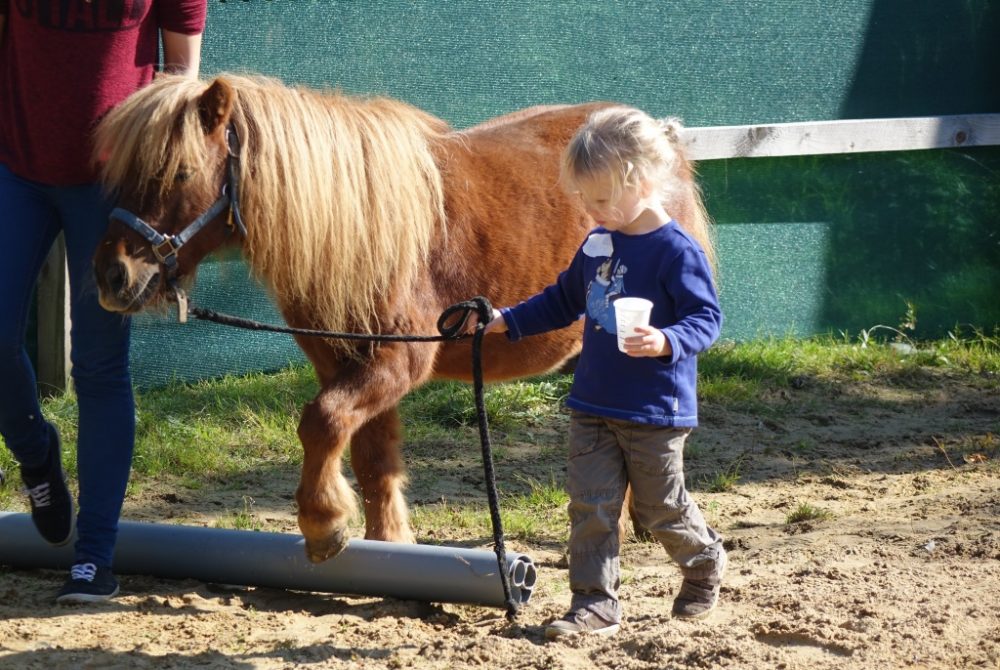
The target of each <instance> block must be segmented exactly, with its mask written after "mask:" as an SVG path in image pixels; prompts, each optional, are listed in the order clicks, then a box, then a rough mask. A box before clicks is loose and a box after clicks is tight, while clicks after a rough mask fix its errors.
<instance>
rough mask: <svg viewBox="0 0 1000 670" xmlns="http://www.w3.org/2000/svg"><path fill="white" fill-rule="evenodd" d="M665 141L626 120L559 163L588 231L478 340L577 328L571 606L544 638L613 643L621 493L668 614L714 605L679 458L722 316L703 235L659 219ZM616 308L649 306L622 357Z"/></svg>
mask: <svg viewBox="0 0 1000 670" xmlns="http://www.w3.org/2000/svg"><path fill="white" fill-rule="evenodd" d="M676 130H677V127H676V126H675V125H673V124H670V123H663V122H660V121H657V120H655V119H653V118H651V117H650V116H648V115H647V114H645V113H644V112H642V111H639V110H637V109H633V108H625V107H615V108H610V109H605V110H602V111H599V112H596V113H594V114H593V115H592V116H591V117H590V118H589V119H588V120H587V122H586V124H585V125H584V126H583V127H582V128H581V129H580V130H579V131H578V132H577V134H576V135H575V136H574V137H573V139H572V140H571V141H570V143H569V146H568V147H567V149H566V151H565V153H564V156H563V165H562V180H563V185H564V187H565V188H566V189H567V190H568V191H569V192H570V193H573V194H578V195H579V197H580V199H581V202H582V204H583V207H584V208H585V210H586V212H587V213H588V214H589V215H590V216H591V217H592V218H593V219H594V222H595V223H596V224H597V226H598V227H597V228H596V229H594V230H593V231H591V233H590V234H589V235H588V237H587V239H586V240H585V241H584V242H583V244H582V245H581V247H580V249H579V251H578V252H577V254H576V256H575V257H574V258H573V261H572V263H571V264H570V266H569V267H568V268H567V269H566V270H565V271H563V272H562V273H561V274H560V275H559V277H558V279H557V280H556V282H555V283H554V284H552V285H551V286H549V287H547V288H546V289H544V290H543V291H542V292H540V293H538V294H537V295H535V296H533V297H532V298H530V299H528V300H527V301H525V302H522V303H520V304H518V305H517V306H515V307H509V308H503V309H501V310H499V311H495V312H494V318H493V320H492V321H491V322H490V324H489V325H488V326H487V332H490V331H493V332H507V334H508V337H509V338H510V339H512V340H517V339H520V338H521V337H525V336H528V335H535V334H538V333H542V332H546V331H548V330H553V329H556V328H562V327H565V326H567V325H569V324H571V323H573V322H574V321H576V320H577V319H578V318H580V316H581V315H583V316H585V319H586V322H585V324H584V335H583V350H582V353H581V354H580V359H579V361H578V363H577V365H576V373H575V378H574V382H573V388H572V391H571V392H570V396H569V398H568V400H567V402H566V404H567V406H568V407H569V408H570V409H571V411H572V418H571V422H570V440H569V441H570V445H569V465H568V475H567V476H568V489H569V494H570V505H569V515H570V520H571V522H572V530H571V532H570V539H569V554H570V560H569V576H570V587H571V589H572V591H573V597H572V602H571V604H570V609H569V612H568V613H567V614H566V615H565V616H564V617H563V618H561V619H558V620H556V621H554V622H552V623H550V624H549V625H548V627H547V628H546V630H545V635H546V637H547V638H557V637H560V636H563V635H575V634H579V633H591V634H598V635H613V634H615V633H616V632H618V629H619V626H620V623H621V606H620V604H619V601H618V588H619V585H620V569H619V556H618V554H619V539H618V531H617V521H618V519H619V517H620V513H621V509H622V505H623V499H624V495H625V489H626V485H627V484H631V486H632V491H633V497H634V508H635V512H636V514H637V517H638V520H639V521H640V523H641V524H642V526H643V527H645V528H646V529H648V530H649V531H650V532H651V533H652V534H653V536H654V537H655V538H656V539H657V540H659V541H660V542H661V543H662V544H663V546H664V548H665V549H666V551H667V553H668V554H669V555H670V556H671V558H673V560H674V561H676V562H677V564H678V565H679V567H680V570H681V573H682V574H683V582H682V584H681V587H680V590H679V592H678V593H677V596H676V598H675V600H674V602H673V608H672V611H673V614H674V615H675V616H678V617H683V618H701V617H704V616H706V615H707V614H708V613H709V612H710V611H711V610H712V609H713V608H714V607H715V605H716V603H717V601H718V597H719V585H720V583H721V580H722V575H723V571H724V570H725V565H726V553H725V551H724V550H723V548H722V538H721V537H720V536H719V534H718V533H717V532H715V531H714V530H712V529H711V528H709V527H708V526H707V525H706V524H705V520H704V518H703V516H702V514H701V511H700V510H699V509H698V506H697V505H696V504H695V502H694V501H693V500H692V499H691V497H690V496H689V495H688V492H687V490H686V488H685V486H684V467H683V450H684V441H685V439H686V438H687V436H688V435H689V434H690V432H691V429H692V428H693V427H694V426H696V425H697V423H698V416H697V398H696V393H695V385H696V377H697V354H698V353H699V352H701V351H704V350H705V349H707V348H708V347H709V346H710V345H711V344H712V343H713V342H714V341H715V339H716V338H717V337H718V335H719V329H720V327H721V325H722V313H721V311H720V309H719V304H718V298H717V296H716V291H715V285H714V282H713V277H712V262H711V261H710V257H709V256H706V253H707V254H711V253H712V247H711V240H710V238H709V237H708V234H707V224H706V222H705V221H689V222H685V224H686V225H687V226H688V227H687V228H686V227H685V226H684V225H681V224H679V223H678V222H676V221H674V220H672V219H671V217H670V214H669V213H667V211H665V209H664V204H663V203H664V201H665V200H667V199H668V197H669V194H670V192H671V189H673V188H674V187H675V186H676V184H675V179H674V177H673V167H674V162H675V159H676V152H675V149H674V140H675V139H676ZM624 296H636V297H642V298H646V299H648V300H651V301H652V302H653V305H654V306H653V309H652V314H651V318H650V324H651V325H650V326H644V327H637V328H636V329H635V334H634V335H633V336H631V337H629V338H627V340H626V347H625V348H626V353H622V352H620V351H619V350H618V345H617V337H616V329H615V316H614V307H613V304H614V301H615V300H616V299H617V298H619V297H624Z"/></svg>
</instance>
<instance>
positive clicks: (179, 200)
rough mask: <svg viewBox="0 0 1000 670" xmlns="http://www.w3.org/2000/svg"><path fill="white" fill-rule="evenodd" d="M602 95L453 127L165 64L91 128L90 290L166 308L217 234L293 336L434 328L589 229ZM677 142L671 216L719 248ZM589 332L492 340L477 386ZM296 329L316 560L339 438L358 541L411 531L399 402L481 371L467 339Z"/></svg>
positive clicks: (324, 94) (569, 251)
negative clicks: (95, 237) (582, 161)
mask: <svg viewBox="0 0 1000 670" xmlns="http://www.w3.org/2000/svg"><path fill="white" fill-rule="evenodd" d="M608 104H610V103H586V104H575V105H553V106H539V107H532V108H529V109H524V110H520V111H516V112H513V113H510V114H507V115H504V116H500V117H498V118H494V119H491V120H488V121H485V122H483V123H481V124H479V125H476V126H474V127H471V128H468V129H464V130H454V129H452V128H450V127H449V126H448V124H446V123H445V122H444V121H442V120H440V119H438V118H435V117H434V116H432V115H430V114H428V113H426V112H424V111H421V110H419V109H417V108H415V107H413V106H411V105H409V104H407V103H405V102H402V101H399V100H394V99H391V98H387V97H377V96H370V97H369V96H364V97H363V96H352V95H348V94H344V93H342V92H339V91H329V90H327V91H320V90H313V89H309V88H305V87H291V86H287V85H285V84H284V83H282V82H280V81H278V80H275V79H270V78H266V77H260V76H252V75H235V74H221V75H219V76H217V77H215V78H214V79H212V80H211V81H208V80H196V79H190V78H183V77H176V76H161V77H157V78H156V79H155V80H154V81H153V82H152V83H151V84H150V85H149V86H146V87H145V88H143V89H141V90H139V91H137V92H136V93H134V94H133V95H132V96H131V97H129V98H128V99H127V100H126V101H124V102H123V103H122V104H121V105H119V106H118V107H116V108H115V109H114V110H112V111H111V112H110V113H109V114H108V115H107V116H106V117H105V118H104V119H103V120H102V121H101V123H100V124H99V126H98V128H97V130H96V142H95V155H96V156H98V157H99V160H100V163H101V167H100V170H101V178H102V180H103V183H104V184H105V185H106V187H107V188H108V189H109V191H110V192H113V193H115V194H116V195H117V201H118V205H119V207H120V209H116V210H115V214H113V215H112V220H111V221H110V223H109V226H108V229H107V232H106V233H105V235H104V237H103V239H102V240H101V242H100V244H99V247H98V249H97V251H96V253H95V256H94V272H95V278H96V281H97V286H98V290H99V294H100V301H101V304H102V306H103V307H104V308H105V309H108V310H111V311H114V312H120V313H123V314H129V313H134V312H137V311H140V310H142V309H144V308H147V307H152V306H156V305H161V306H162V305H164V304H167V301H169V300H171V296H173V295H175V285H176V286H179V287H181V288H183V287H186V286H188V285H190V282H191V281H192V278H193V276H194V274H195V270H196V268H197V266H198V264H199V262H201V261H202V260H203V259H204V258H205V256H206V255H208V254H209V253H212V252H215V251H217V250H220V249H225V248H238V249H239V250H240V251H241V252H242V254H243V255H244V257H245V259H246V261H247V264H248V266H249V268H250V269H251V271H252V272H253V273H254V275H255V276H257V277H258V278H260V279H261V280H262V282H263V284H264V285H265V286H267V287H268V289H269V291H270V293H271V295H272V298H273V300H274V301H275V303H276V305H277V307H278V308H279V310H280V312H281V314H282V316H283V317H284V319H285V321H286V322H287V323H288V324H289V325H290V326H292V327H295V328H310V329H322V330H331V331H352V332H378V333H396V334H429V333H434V332H436V329H435V328H436V323H437V319H438V317H439V315H440V314H441V313H442V311H443V310H445V309H446V308H447V307H448V306H449V305H452V304H455V303H457V302H460V301H463V300H466V299H468V298H469V297H470V296H474V295H483V296H485V297H486V298H488V299H489V300H490V301H491V302H492V303H493V304H495V305H505V304H514V303H516V302H517V301H519V300H522V299H524V298H526V297H528V296H530V295H532V294H534V293H535V292H537V291H539V290H541V289H542V288H544V287H545V286H546V285H547V284H549V283H551V282H552V281H554V279H555V277H556V275H557V274H558V272H559V271H560V270H562V269H563V268H564V267H565V266H566V265H568V263H569V261H570V259H571V258H572V257H573V254H574V253H575V251H576V250H577V248H578V247H579V245H580V244H581V242H582V241H583V240H584V238H585V237H586V235H587V233H588V231H589V230H590V229H591V228H592V227H593V226H594V223H593V221H592V220H590V219H589V218H588V217H587V216H586V214H585V213H584V212H583V209H582V206H581V205H580V203H579V202H577V199H576V198H574V197H573V196H571V195H568V194H566V193H564V192H563V189H562V188H561V187H560V180H559V155H560V153H561V151H562V149H563V147H564V146H565V145H566V144H567V142H568V141H569V139H570V137H571V136H572V134H573V133H574V132H575V130H576V129H577V128H578V127H579V126H580V125H581V124H582V123H583V121H584V120H585V119H586V118H587V116H588V115H589V114H590V113H592V112H593V111H595V110H596V109H599V108H601V107H603V106H606V105H608ZM674 130H676V129H674ZM672 138H673V140H674V141H675V143H677V145H678V151H679V153H678V160H677V161H676V164H675V165H674V167H673V170H674V175H675V176H676V179H677V183H678V184H679V185H680V187H679V188H677V189H674V190H673V191H672V193H671V195H670V196H669V197H670V199H671V201H670V202H667V203H666V206H667V211H669V212H671V213H672V215H673V216H674V218H675V219H676V220H678V222H680V223H681V225H683V226H684V227H685V228H686V229H688V230H689V231H691V232H692V234H694V235H695V236H696V237H697V238H698V239H699V240H700V241H701V242H702V243H703V245H705V246H706V247H707V248H708V249H711V240H710V239H709V238H708V220H707V216H706V213H705V209H704V207H703V204H702V200H701V196H700V193H699V190H698V187H697V184H696V182H695V178H694V173H693V167H692V164H691V163H690V162H689V161H688V160H687V159H686V157H685V156H684V154H683V149H682V147H681V146H680V143H679V140H678V139H677V134H676V132H672ZM220 194H221V195H220ZM220 203H221V204H220ZM133 213H134V214H133ZM130 218H131V219H132V223H133V224H134V222H135V221H139V222H140V223H141V225H142V226H144V228H142V229H141V232H142V234H140V232H137V230H139V229H137V228H136V225H127V223H128V222H127V220H128V219H130ZM192 221H196V222H197V226H196V227H194V226H192V228H188V229H187V230H185V227H186V226H188V224H189V223H190V222H192ZM193 230H196V231H197V234H195V233H194V232H193ZM182 238H183V239H182ZM182 242H183V244H182ZM580 340H581V324H580V323H579V322H578V323H577V324H575V325H574V326H572V327H569V328H565V329H562V330H559V331H555V332H550V333H547V334H544V335H539V336H536V337H532V338H528V339H527V340H526V341H522V342H518V343H512V342H510V341H508V340H507V338H506V337H505V336H502V335H494V334H491V335H488V336H487V337H486V338H485V341H484V343H483V360H482V366H483V374H484V378H485V379H486V380H487V381H499V380H506V379H511V378H515V377H523V376H530V375H538V374H542V373H546V372H550V371H552V370H555V369H558V368H559V367H560V366H562V365H563V364H564V363H566V362H567V361H568V360H569V359H571V358H572V357H573V356H574V355H575V354H577V353H578V351H579V347H580ZM296 341H297V344H298V346H299V347H301V349H302V350H303V352H304V353H305V355H306V356H307V358H308V360H309V361H310V363H311V364H312V366H313V368H314V369H315V373H316V376H317V380H318V382H319V391H318V393H317V395H316V396H315V398H314V399H312V400H311V401H310V402H308V403H307V404H306V405H305V406H304V408H303V410H302V414H301V418H300V422H299V426H298V437H299V439H300V441H301V443H302V448H303V450H304V453H303V463H302V470H301V477H300V481H299V485H298V488H297V490H296V494H295V500H296V503H297V508H298V510H297V511H298V525H299V528H300V530H301V532H302V535H303V537H304V539H305V549H306V554H307V556H308V558H309V559H310V560H311V561H313V562H320V561H323V560H326V559H328V558H330V557H332V556H334V555H336V554H337V553H339V552H340V551H341V550H342V549H343V548H344V547H345V546H346V544H347V542H348V540H349V535H348V522H349V521H350V519H351V518H352V517H353V515H354V514H355V513H356V511H357V509H356V505H357V501H356V498H355V493H354V489H353V488H352V486H351V485H350V484H349V482H348V480H347V479H346V478H345V476H344V473H343V471H342V465H341V461H342V458H341V457H342V455H343V454H344V451H345V449H347V448H348V445H349V446H350V457H351V467H352V469H353V472H354V476H355V479H356V482H357V486H358V489H359V492H360V499H361V501H362V504H363V507H364V520H365V537H366V538H367V539H374V540H386V541H395V542H414V541H415V540H414V535H413V531H412V530H411V527H410V523H409V514H408V509H407V504H406V499H405V496H404V489H405V484H406V473H405V468H404V464H403V461H402V458H401V454H400V445H401V441H402V428H401V422H400V416H399V410H398V404H399V402H400V400H401V399H402V398H403V396H405V395H406V394H407V393H408V392H409V391H410V390H411V389H413V388H415V387H417V386H419V385H421V384H424V383H425V382H427V381H429V380H431V379H439V378H447V379H457V380H465V381H469V380H471V376H472V366H471V343H470V341H469V340H467V339H466V340H458V341H447V342H434V343H426V342H420V343H412V342H411V343H407V342H385V343H379V344H370V343H364V344H359V343H357V342H354V341H344V340H334V339H326V338H316V337H300V336H296Z"/></svg>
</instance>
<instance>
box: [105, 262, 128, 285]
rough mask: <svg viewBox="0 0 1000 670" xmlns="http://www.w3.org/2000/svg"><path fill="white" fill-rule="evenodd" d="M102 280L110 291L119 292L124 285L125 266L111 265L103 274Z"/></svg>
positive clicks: (119, 264)
mask: <svg viewBox="0 0 1000 670" xmlns="http://www.w3.org/2000/svg"><path fill="white" fill-rule="evenodd" d="M104 279H105V281H107V282H108V286H109V287H110V288H111V289H113V290H115V291H118V290H120V289H121V288H122V286H124V284H125V266H124V265H122V264H121V263H112V264H111V267H109V268H108V269H107V271H106V272H105V273H104Z"/></svg>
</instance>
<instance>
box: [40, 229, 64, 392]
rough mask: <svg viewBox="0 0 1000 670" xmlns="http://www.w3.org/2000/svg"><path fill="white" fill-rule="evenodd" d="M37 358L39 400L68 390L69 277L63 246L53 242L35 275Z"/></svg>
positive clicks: (61, 242)
mask: <svg viewBox="0 0 1000 670" xmlns="http://www.w3.org/2000/svg"><path fill="white" fill-rule="evenodd" d="M36 302H37V306H38V307H37V338H38V339H37V342H38V350H37V351H38V355H37V365H36V367H35V373H36V374H37V376H38V392H39V394H41V395H42V397H48V396H53V395H59V394H60V393H63V392H65V391H66V389H67V388H69V373H70V362H69V328H70V319H69V276H68V274H67V272H66V242H65V240H64V238H63V236H62V235H59V237H58V238H56V241H55V243H54V244H53V245H52V250H51V251H50V252H49V256H48V258H47V259H45V263H44V264H43V265H42V270H41V272H40V273H39V275H38V284H37V293H36Z"/></svg>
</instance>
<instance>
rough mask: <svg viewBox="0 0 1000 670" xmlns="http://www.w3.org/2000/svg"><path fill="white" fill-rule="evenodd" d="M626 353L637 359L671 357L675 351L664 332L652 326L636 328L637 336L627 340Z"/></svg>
mask: <svg viewBox="0 0 1000 670" xmlns="http://www.w3.org/2000/svg"><path fill="white" fill-rule="evenodd" d="M625 353H626V354H628V355H629V356H635V357H641V356H649V357H657V356H669V355H671V354H672V353H673V349H671V348H670V340H668V339H667V336H666V335H664V334H663V331H661V330H658V329H656V328H653V327H651V326H636V327H635V335H632V336H630V337H626V338H625Z"/></svg>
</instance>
